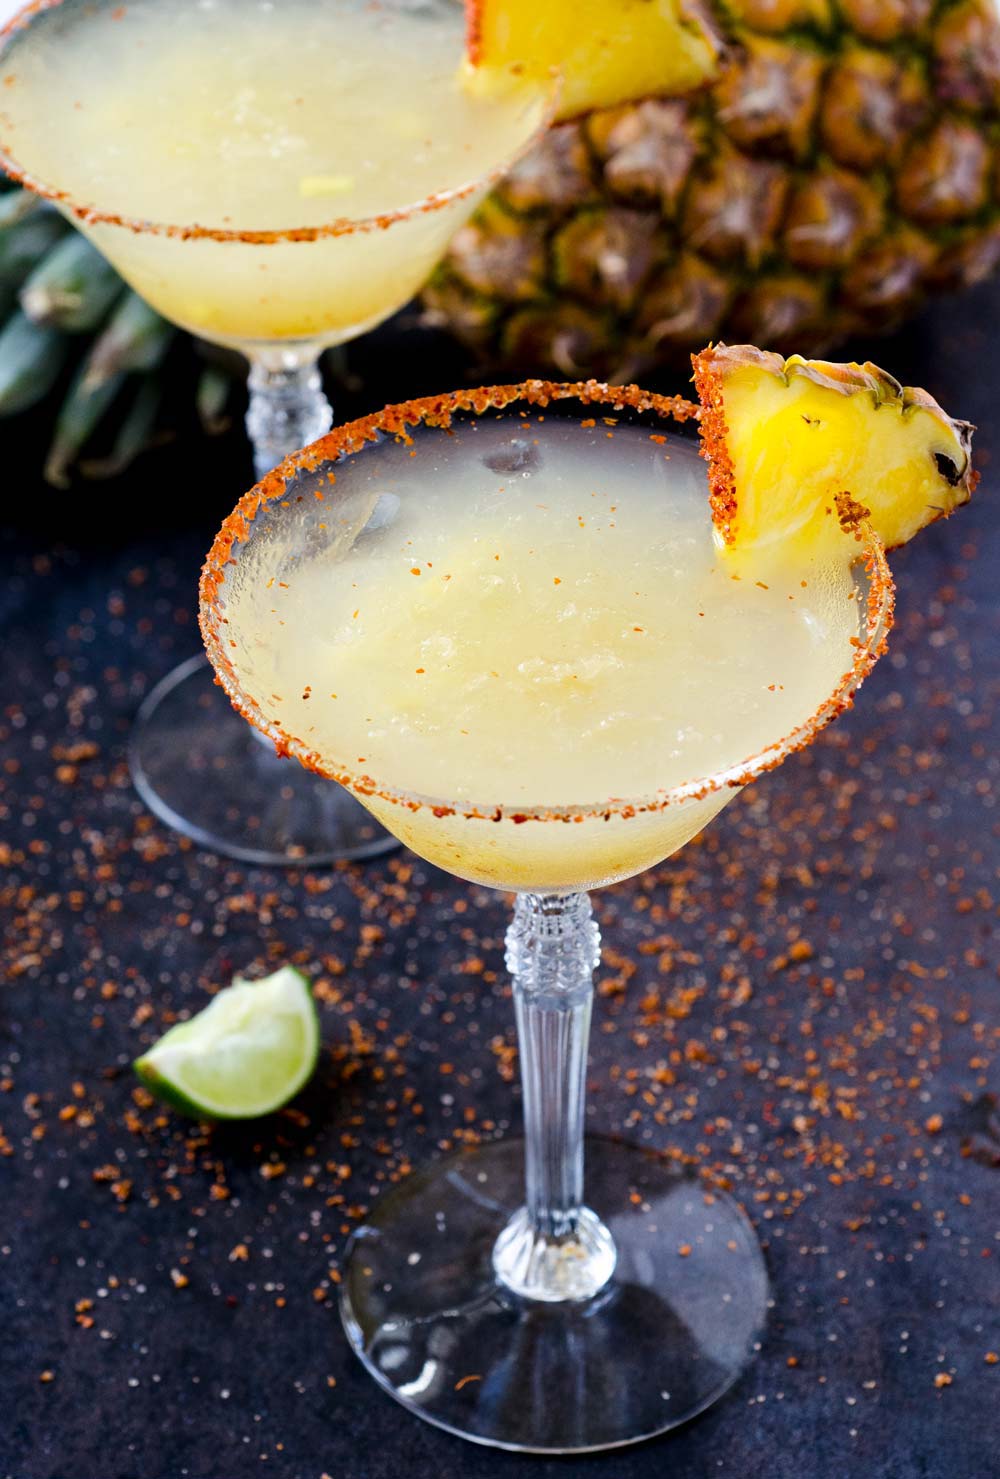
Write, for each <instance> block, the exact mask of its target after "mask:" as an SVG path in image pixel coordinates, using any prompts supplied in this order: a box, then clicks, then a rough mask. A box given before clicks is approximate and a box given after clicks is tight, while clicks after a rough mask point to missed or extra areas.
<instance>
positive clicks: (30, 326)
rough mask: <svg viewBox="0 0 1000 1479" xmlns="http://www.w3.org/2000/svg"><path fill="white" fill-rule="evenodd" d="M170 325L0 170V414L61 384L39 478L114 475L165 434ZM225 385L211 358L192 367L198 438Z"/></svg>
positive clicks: (210, 426) (216, 413)
mask: <svg viewBox="0 0 1000 1479" xmlns="http://www.w3.org/2000/svg"><path fill="white" fill-rule="evenodd" d="M178 332H179V331H178V330H176V329H175V328H174V327H173V325H171V324H167V323H166V322H165V321H164V320H163V319H162V318H161V317H160V316H159V314H157V313H155V312H154V311H153V309H151V308H150V307H148V305H147V304H146V303H144V302H143V300H142V299H141V298H139V297H138V296H137V295H136V294H135V293H133V292H131V291H130V290H129V289H128V288H127V287H126V285H125V283H124V282H123V281H122V279H121V278H120V277H119V276H118V274H117V273H116V272H115V270H114V268H113V267H111V265H110V263H108V262H107V261H106V260H105V258H104V257H103V256H102V255H101V253H100V252H98V250H97V249H96V247H94V246H92V245H91V244H90V242H89V241H87V240H86V238H85V237H84V236H82V235H80V234H79V233H78V232H77V231H75V230H74V229H73V228H72V226H70V224H69V223H68V222H67V221H66V220H65V219H64V218H63V216H62V215H61V214H60V213H59V211H58V210H56V209H55V208H54V207H53V206H51V205H50V204H49V203H48V202H46V201H43V200H42V199H40V198H39V197H38V196H36V195H33V194H32V193H31V192H30V191H29V190H25V189H21V188H19V187H17V186H15V185H14V184H13V182H12V181H10V180H8V179H7V177H6V176H5V175H3V174H2V173H0V417H5V416H6V417H13V416H15V415H18V414H20V413H21V412H23V411H28V410H30V409H31V408H32V407H34V406H37V405H39V404H41V403H42V402H43V401H44V400H45V398H46V397H47V396H49V395H50V394H51V393H52V392H53V390H54V389H57V388H58V387H59V386H60V384H61V385H62V386H63V390H62V399H61V401H60V402H59V404H58V405H57V406H56V407H55V410H54V415H53V438H52V442H51V444H50V446H49V448H48V450H47V453H46V455H45V459H44V475H45V477H46V479H47V480H48V481H49V482H50V483H52V484H53V485H54V486H55V487H60V488H65V487H66V486H68V484H69V482H70V477H71V474H72V472H73V471H74V470H79V471H80V472H81V473H82V474H83V475H84V476H85V477H88V478H100V477H107V476H111V475H113V474H116V473H119V472H122V471H123V470H124V469H125V468H126V467H127V466H128V465H129V463H130V462H132V460H133V459H134V458H135V457H137V456H138V455H139V454H140V453H141V452H143V451H145V450H146V448H147V447H149V446H153V445H156V444H158V443H159V442H162V441H163V440H164V439H165V438H166V435H167V432H166V431H165V430H164V426H163V416H162V414H161V413H162V405H161V402H162V400H163V377H162V368H163V364H164V361H165V359H166V356H167V354H168V352H169V350H170V348H171V345H172V344H173V343H174V342H175V340H176V339H177V337H178ZM67 375H68V377H69V378H68V380H67V379H66V377H67ZM230 384H231V381H230V380H229V378H228V377H223V376H222V372H221V371H220V369H219V367H218V366H217V365H213V364H209V365H208V366H207V367H206V368H204V369H203V370H202V371H201V375H200V379H199V382H198V389H197V402H196V403H197V409H198V414H199V417H200V419H201V423H202V426H203V427H204V429H205V430H206V432H208V433H210V434H212V433H215V432H218V431H221V430H224V429H225V427H226V425H227V424H228V418H227V417H226V415H225V403H226V400H227V399H228V394H229V386H230ZM95 440H96V441H98V442H100V443H103V444H104V445H103V447H101V446H99V447H98V452H97V455H95V453H94V451H93V450H92V449H93V446H94V443H95Z"/></svg>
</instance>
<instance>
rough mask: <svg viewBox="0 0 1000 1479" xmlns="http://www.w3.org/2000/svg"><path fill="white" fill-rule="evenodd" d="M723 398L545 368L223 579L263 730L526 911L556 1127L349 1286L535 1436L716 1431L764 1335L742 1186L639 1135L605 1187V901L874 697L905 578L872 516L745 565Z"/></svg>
mask: <svg viewBox="0 0 1000 1479" xmlns="http://www.w3.org/2000/svg"><path fill="white" fill-rule="evenodd" d="M693 414H694V408H693V407H691V406H689V405H688V404H687V403H686V402H682V401H678V400H668V399H665V398H663V397H658V396H654V395H649V394H646V393H644V392H642V391H640V390H637V389H636V388H634V387H626V388H622V389H610V388H608V387H607V386H602V385H597V384H594V383H588V384H585V385H577V386H554V385H547V384H543V383H542V382H537V381H536V382H530V383H528V384H526V385H523V386H507V387H499V388H494V389H492V390H481V391H470V392H459V393H456V394H453V395H450V396H441V397H436V398H432V399H428V400H424V401H418V402H413V403H410V404H408V405H405V406H397V407H390V408H388V409H387V410H385V411H384V412H382V413H380V414H379V415H378V416H374V417H369V418H367V419H365V420H363V421H360V422H355V423H352V424H351V425H348V426H346V427H343V428H341V429H340V430H338V431H336V432H334V433H333V434H331V435H330V436H328V437H326V438H324V439H323V440H321V441H320V442H318V443H317V444H316V445H315V446H313V447H311V448H308V449H306V450H305V451H304V452H302V453H300V454H298V455H297V456H295V457H293V458H290V459H288V460H287V461H286V462H285V463H284V464H283V465H282V466H281V467H280V468H279V469H278V470H277V471H276V472H275V473H273V474H272V475H271V476H270V477H269V478H267V479H265V480H264V482H263V483H262V484H260V485H259V486H258V487H257V488H255V489H254V490H253V491H252V492H251V493H249V494H248V495H247V496H246V497H245V498H244V499H243V501H242V502H241V503H240V505H239V507H238V508H237V509H236V511H235V512H234V514H233V515H232V517H231V518H230V519H229V520H227V522H226V524H225V526H224V527H223V529H222V531H221V532H220V534H219V536H218V538H217V539H216V542H215V544H214V546H213V548H212V551H211V553H210V555H209V558H208V561H207V564H206V567H205V571H204V574H203V578H202V604H201V621H202V630H203V634H204V636H205V641H206V646H207V650H208V653H209V656H210V658H211V661H212V663H213V665H214V666H215V668H216V671H217V673H218V675H219V677H220V679H221V681H222V683H223V686H224V687H225V688H226V690H227V692H228V693H229V695H230V697H231V698H232V700H233V702H234V703H235V704H236V705H237V706H238V707H239V708H240V709H241V710H242V712H243V713H244V714H245V715H246V717H247V718H248V719H249V720H250V721H251V722H252V723H253V724H254V725H255V726H257V727H258V728H259V729H260V730H262V731H263V732H264V733H265V734H267V735H269V736H270V737H271V738H272V739H273V740H275V741H276V742H277V743H278V744H279V745H281V746H283V747H284V748H286V749H287V750H288V751H289V752H290V753H292V754H294V755H295V756H297V758H298V759H299V760H301V761H302V762H303V764H305V765H306V766H307V767H309V768H311V769H312V770H314V771H316V772H318V773H319V774H321V775H325V776H328V777H331V778H333V779H335V780H337V781H340V782H341V783H342V784H343V785H346V786H348V787H350V788H351V789H352V790H353V791H354V792H355V793H356V794H357V795H359V796H360V797H361V798H362V799H363V800H364V802H365V804H366V805H367V806H369V807H370V808H371V810H372V811H373V812H374V813H375V814H376V815H377V816H378V817H379V818H380V820H382V821H383V822H384V823H385V824H386V825H387V826H388V827H390V828H391V829H392V830H393V831H394V832H395V833H396V834H397V835H398V836H399V837H400V838H401V839H402V840H403V841H405V842H406V843H408V844H409V845H410V846H411V847H412V848H413V849H414V851H416V852H417V853H419V854H421V855H422V856H424V857H425V858H428V859H430V860H431V861H432V862H434V863H436V864H438V865H439V866H441V867H444V868H446V869H448V870H450V871H451V872H453V873H455V874H457V875H458V876H460V877H463V878H468V879H471V880H474V881H476V882H479V883H482V884H488V885H491V886H493V887H497V888H501V889H505V890H510V891H513V892H515V894H516V902H515V909H514V920H513V923H512V925H511V927H510V930H509V931H508V935H507V964H508V967H509V969H510V972H511V975H512V978H513V985H514V1003H515V1009H516V1014H517V1027H518V1036H519V1043H520V1061H521V1075H522V1084H523V1099H524V1119H525V1140H524V1142H523V1144H522V1143H521V1142H519V1141H511V1140H501V1141H499V1142H495V1143H492V1144H484V1145H479V1146H477V1147H475V1148H470V1149H468V1150H466V1151H463V1152H462V1153H460V1154H459V1155H458V1156H455V1157H452V1158H451V1159H449V1160H445V1161H442V1162H440V1163H439V1164H437V1165H435V1166H432V1167H431V1168H430V1169H429V1170H426V1171H423V1172H418V1173H416V1174H414V1175H413V1176H411V1177H409V1178H407V1179H406V1180H404V1181H403V1182H402V1183H401V1184H400V1185H399V1186H398V1187H397V1188H396V1189H395V1190H394V1191H392V1192H391V1193H389V1194H388V1195H386V1196H385V1197H384V1198H383V1199H382V1200H381V1201H380V1202H379V1203H378V1205H377V1206H376V1208H375V1210H374V1212H373V1214H372V1215H371V1217H370V1218H369V1220H368V1222H367V1224H366V1225H365V1226H364V1227H363V1228H362V1229H361V1230H360V1232H358V1233H357V1234H356V1235H355V1237H354V1239H353V1244H352V1248H351V1251H350V1256H349V1262H348V1268H347V1271H346V1277H345V1280H344V1285H343V1299H342V1314H343V1319H344V1325H345V1329H346V1331H347V1334H348V1338H349V1339H350V1341H351V1343H352V1345H353V1346H354V1348H355V1350H356V1351H357V1353H358V1355H359V1356H360V1357H361V1359H362V1360H363V1361H364V1363H365V1365H366V1366H367V1367H368V1369H369V1370H370V1371H371V1372H372V1374H373V1375H374V1376H375V1378H376V1379H377V1380H378V1381H379V1383H380V1384H381V1385H382V1386H383V1387H385V1388H386V1389H387V1390H388V1391H389V1392H391V1394H392V1395H393V1396H394V1397H396V1398H397V1399H398V1400H399V1401H400V1402H402V1403H403V1404H404V1405H406V1406H407V1407H410V1408H411V1409H413V1410H414V1411H416V1412H418V1413H419V1414H420V1415H421V1416H423V1417H425V1418H427V1419H428V1420H430V1421H432V1422H434V1423H437V1424H438V1425H440V1426H442V1427H445V1428H447V1429H449V1430H451V1431H453V1432H456V1433H459V1434H461V1435H462V1436H464V1437H467V1438H471V1439H474V1440H476V1441H479V1442H484V1443H490V1444H494V1445H497V1446H501V1447H506V1448H514V1449H527V1450H532V1451H539V1452H551V1453H557V1452H582V1451H586V1450H589V1449H601V1448H608V1447H614V1446H617V1445H621V1444H625V1443H631V1442H635V1441H637V1440H639V1439H641V1438H646V1437H649V1436H651V1435H652V1434H654V1433H658V1432H662V1431H664V1430H666V1429H668V1428H671V1427H673V1426H675V1425H676V1424H678V1423H680V1422H683V1421H685V1420H686V1419H688V1418H690V1417H691V1416H693V1415H694V1414H695V1413H697V1412H699V1411H701V1410H703V1409H704V1408H705V1407H707V1406H708V1405H709V1404H710V1403H711V1402H713V1401H714V1400H715V1399H716V1398H717V1397H718V1396H720V1395H721V1393H723V1392H724V1391H725V1390H726V1389H727V1388H728V1387H729V1386H730V1385H731V1384H732V1382H733V1381H734V1380H735V1379H736V1377H737V1376H738V1374H739V1372H740V1371H741V1370H742V1369H743V1367H744V1366H745V1364H746V1362H747V1361H748V1360H749V1359H750V1357H751V1354H752V1351H753V1348H754V1342H755V1340H756V1338H757V1335H758V1333H759V1331H760V1329H761V1327H762V1325H763V1322H764V1318H765V1311H766V1304H767V1279H766V1274H765V1269H764V1264H763V1260H762V1257H761V1253H760V1250H759V1247H758V1244H757V1241H756V1238H755V1236H754V1234H753V1231H752V1229H751V1227H750V1224H749V1222H748V1221H747V1219H746V1217H745V1216H744V1214H743V1212H742V1211H741V1209H740V1208H739V1207H738V1205H737V1204H736V1203H735V1202H734V1201H733V1200H732V1199H731V1198H730V1197H729V1196H727V1195H726V1194H725V1193H724V1192H722V1191H721V1190H719V1189H717V1188H714V1187H711V1186H709V1185H707V1184H704V1183H702V1182H699V1180H698V1179H697V1178H695V1177H693V1176H687V1175H684V1174H683V1173H681V1172H679V1171H678V1170H677V1169H676V1168H675V1165H674V1163H673V1162H671V1161H669V1160H668V1159H666V1158H664V1157H662V1156H660V1155H657V1154H655V1153H654V1152H652V1151H650V1150H648V1149H641V1148H639V1147H636V1146H630V1145H626V1144H615V1143H612V1142H610V1141H606V1140H593V1141H588V1148H587V1174H586V1178H585V1177H584V1140H583V1125H584V1087H585V1078H586V1061H587V1040H588V1032H589V1025H590V1014H591V1005H592V1000H593V986H592V977H593V972H594V970H595V968H596V966H597V963H598V959H599V953H600V951H599V937H598V930H597V925H596V923H595V921H594V919H593V917H592V912H591V906H590V902H589V899H588V897H587V892H586V890H588V889H591V888H596V887H600V886H603V885H605V884H610V883H614V882H616V881H618V880H621V879H624V878H627V877H630V876H632V875H634V874H636V873H638V872H641V871H642V870H643V869H644V868H646V867H649V866H651V865H653V864H655V863H657V862H659V861H660V860H661V859H663V858H664V857H667V856H669V855H670V854H671V853H673V852H675V851H676V850H677V849H678V848H680V847H682V846H683V845H684V843H685V842H687V841H688V840H689V839H690V838H691V837H693V836H694V834H695V833H696V832H698V831H700V830H701V829H702V828H703V827H704V826H705V825H706V824H707V823H708V822H709V821H710V820H711V818H712V817H713V816H714V815H715V814H716V813H717V812H718V811H719V810H720V809H721V808H722V807H723V806H724V805H725V803H726V802H727V801H728V800H730V799H731V798H732V797H733V796H734V795H736V793H737V791H738V790H739V789H740V787H741V786H742V785H744V784H746V782H747V781H749V780H750V779H752V778H754V777H755V776H757V775H759V774H761V773H762V772H763V771H765V770H767V769H769V768H771V767H773V766H775V765H777V764H779V763H780V762H781V761H783V760H784V759H785V758H786V757H787V756H788V755H789V754H791V753H792V752H793V751H794V750H795V749H796V748H798V747H800V746H802V745H805V744H807V743H809V742H810V741H811V740H812V739H813V738H814V737H815V735H816V734H817V733H818V731H819V730H820V729H821V728H822V726H823V725H824V724H825V723H827V722H828V721H829V720H830V719H832V718H834V717H835V716H836V715H837V714H838V713H839V712H840V711H841V710H842V709H843V708H844V707H845V706H846V705H847V704H848V703H849V702H850V700H851V697H852V695H853V693H854V691H855V689H856V688H857V686H858V685H859V683H860V682H861V681H862V680H863V678H864V677H865V676H866V674H867V673H868V672H869V670H870V669H871V667H872V666H873V664H874V662H875V661H876V658H877V657H878V655H879V653H880V652H881V651H882V650H883V647H884V638H885V633H886V631H887V628H888V625H889V622H890V619H891V609H892V583H891V578H890V576H889V572H888V568H887V566H886V563H885V559H884V555H883V552H882V549H881V546H880V545H879V543H878V540H877V539H876V538H875V536H874V535H872V534H870V533H868V532H865V533H864V534H863V537H862V539H861V542H860V544H859V545H857V546H847V547H846V548H845V550H840V551H839V552H838V553H837V554H834V553H831V552H830V551H829V550H828V551H827V553H826V555H825V556H823V557H821V556H820V555H814V556H812V557H808V556H805V557H802V558H801V559H799V560H798V561H796V560H787V561H786V562H785V563H784V564H783V563H782V560H781V558H780V551H779V552H778V554H777V555H775V556H774V557H772V558H771V559H770V561H768V559H767V558H765V557H763V556H762V557H761V563H760V564H755V565H754V567H753V575H752V578H751V577H750V576H749V573H748V571H747V570H746V569H744V570H743V571H742V575H743V576H745V577H747V578H740V576H741V571H740V569H739V568H738V567H737V566H736V565H734V564H732V563H731V562H729V561H728V560H727V559H726V558H724V557H722V556H721V555H720V554H719V552H718V551H717V550H716V549H715V547H714V545H713V540H712V532H711V521H710V516H709V504H708V493H707V488H706V480H705V472H704V467H703V465H702V463H701V462H700V460H699V457H698V453H697V447H696V445H695V444H694V442H693V440H692V439H691V438H690V437H686V436H684V435H682V434H680V433H679V432H678V430H677V428H676V421H677V420H681V421H685V420H688V419H690V417H691V416H692V415H693ZM852 554H856V555H857V559H856V560H853V561H852V558H851V556H852Z"/></svg>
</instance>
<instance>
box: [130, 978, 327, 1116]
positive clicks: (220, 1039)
mask: <svg viewBox="0 0 1000 1479" xmlns="http://www.w3.org/2000/svg"><path fill="white" fill-rule="evenodd" d="M318 1054H319V1020H318V1018H317V1016H316V1006H315V1004H314V1002H313V999H312V992H311V991H310V989H309V982H308V981H307V980H306V978H305V976H303V975H302V973H301V972H300V971H296V970H293V969H292V967H291V966H283V967H282V969H281V970H280V971H275V973H274V975H272V976H265V977H264V979H263V980H262V981H244V980H241V979H240V978H239V977H237V978H236V980H235V981H234V982H233V984H232V985H231V986H230V987H228V988H227V989H226V990H225V991H220V992H219V994H218V996H216V997H213V999H212V1000H211V1001H210V1002H209V1004H208V1006H207V1007H206V1008H205V1009H204V1011H201V1012H199V1013H198V1015H197V1016H196V1017H192V1018H191V1019H190V1020H189V1021H187V1022H179V1023H178V1024H177V1026H176V1027H171V1029H170V1031H169V1032H166V1033H164V1035H163V1036H162V1037H161V1038H160V1040H159V1042H158V1043H156V1044H155V1046H154V1047H152V1048H150V1050H149V1052H148V1053H144V1054H143V1056H142V1057H141V1058H137V1059H136V1060H135V1063H134V1065H133V1066H134V1068H135V1071H136V1073H137V1074H138V1075H139V1077H140V1078H141V1079H142V1082H143V1083H144V1084H145V1085H146V1087H147V1088H148V1089H150V1090H151V1091H152V1092H153V1093H154V1094H156V1095H157V1097H158V1098H160V1099H163V1100H165V1101H166V1102H167V1103H168V1104H171V1105H173V1107H174V1108H175V1109H179V1110H180V1111H181V1113H182V1114H189V1115H192V1116H194V1117H195V1118H196V1119H232V1120H242V1119H251V1118H253V1117H254V1116H255V1115H260V1114H269V1113H270V1112H271V1110H273V1109H280V1108H281V1106H282V1105H283V1104H287V1103H288V1101H289V1099H291V1097H292V1095H293V1094H297V1093H298V1091H299V1089H301V1087H302V1085H303V1084H304V1083H305V1082H306V1080H307V1079H308V1078H309V1075H310V1074H311V1073H312V1071H313V1069H314V1068H315V1067H316V1058H317V1056H318Z"/></svg>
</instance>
